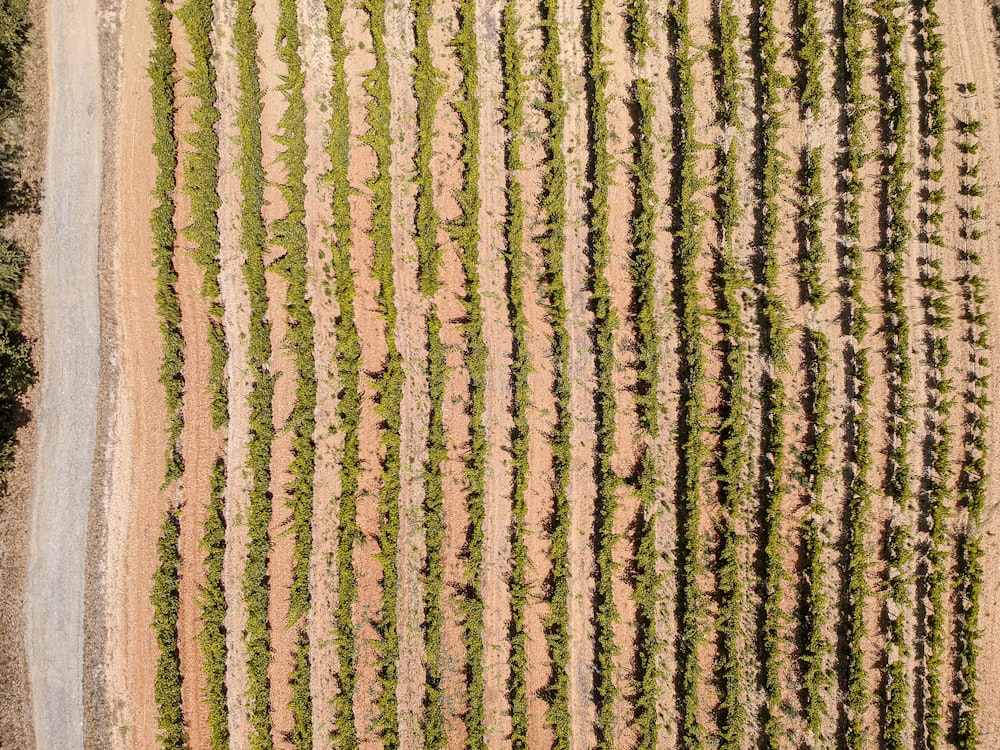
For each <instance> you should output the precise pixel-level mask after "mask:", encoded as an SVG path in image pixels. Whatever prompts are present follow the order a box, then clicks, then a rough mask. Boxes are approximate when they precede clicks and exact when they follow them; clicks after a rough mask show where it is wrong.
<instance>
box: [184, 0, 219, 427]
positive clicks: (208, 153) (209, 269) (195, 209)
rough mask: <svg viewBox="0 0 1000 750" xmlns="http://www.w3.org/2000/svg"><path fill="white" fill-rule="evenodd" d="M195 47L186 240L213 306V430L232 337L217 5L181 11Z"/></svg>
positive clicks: (203, 1) (193, 2) (194, 4)
mask: <svg viewBox="0 0 1000 750" xmlns="http://www.w3.org/2000/svg"><path fill="white" fill-rule="evenodd" d="M177 16H178V18H180V20H181V21H182V22H183V24H184V31H185V33H186V35H187V38H188V42H189V43H190V45H191V56H192V59H191V67H190V68H189V69H188V70H187V72H186V73H185V76H186V78H187V80H188V85H189V86H190V93H191V95H192V96H195V97H197V99H198V104H197V105H196V106H195V108H194V110H193V112H192V113H191V119H192V120H193V121H194V124H195V126H196V127H197V129H196V130H195V131H194V132H193V133H191V134H189V135H188V136H187V138H186V140H187V142H188V143H189V144H190V145H191V146H192V149H191V151H190V152H189V154H188V156H187V159H186V160H185V163H184V169H183V189H184V192H185V194H186V195H187V196H188V197H189V198H190V199H191V224H190V226H188V227H187V228H186V229H185V230H184V235H185V237H187V238H188V239H189V240H191V241H192V242H194V243H195V250H194V257H195V260H197V261H198V265H199V266H201V269H202V271H203V272H204V276H203V278H202V287H201V294H202V297H204V298H205V299H207V300H208V301H209V308H208V345H209V349H210V351H211V353H212V358H211V364H210V365H209V371H208V390H209V393H210V394H211V396H212V406H211V410H212V426H213V427H216V428H218V427H221V426H222V425H223V424H225V422H226V420H227V418H228V403H227V401H228V395H227V388H226V381H225V376H226V359H227V357H228V352H227V350H226V335H225V331H224V330H223V328H222V301H221V300H220V299H219V275H220V273H221V267H220V265H219V218H218V210H219V206H220V205H221V201H220V200H219V136H218V134H217V133H216V125H217V123H218V122H219V109H218V107H217V106H216V100H217V98H218V97H217V94H216V89H215V67H214V63H213V60H212V56H213V54H214V49H213V47H212V38H211V30H212V3H211V1H210V0H188V2H187V3H185V4H184V5H183V6H181V7H180V9H179V10H178V11H177Z"/></svg>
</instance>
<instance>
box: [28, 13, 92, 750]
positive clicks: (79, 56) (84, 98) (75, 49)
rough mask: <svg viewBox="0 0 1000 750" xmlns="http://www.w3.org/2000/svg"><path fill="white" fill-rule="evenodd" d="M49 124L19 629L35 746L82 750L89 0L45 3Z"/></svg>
mask: <svg viewBox="0 0 1000 750" xmlns="http://www.w3.org/2000/svg"><path fill="white" fill-rule="evenodd" d="M49 23H50V25H49V53H50V63H49V81H50V89H49V97H50V101H49V103H50V108H49V127H48V132H50V133H53V134H55V133H58V134H59V137H52V138H49V140H48V146H47V156H46V174H45V185H46V197H45V200H44V202H43V207H42V228H41V247H40V253H39V255H40V262H39V277H40V280H41V287H42V325H43V331H44V333H43V335H44V339H45V350H44V353H43V358H42V362H41V368H40V369H41V387H40V388H39V400H38V407H37V409H36V412H35V415H36V419H37V421H38V452H37V457H36V464H35V482H34V489H33V501H32V507H31V531H30V542H29V549H28V569H27V579H26V582H25V622H26V634H25V638H26V649H27V660H28V673H29V679H30V682H31V692H32V699H33V700H32V712H33V718H34V725H35V738H36V742H37V747H38V748H39V749H40V750H47V749H48V748H58V749H59V750H76V749H77V748H83V746H84V726H83V724H84V719H83V612H84V582H85V561H86V550H87V527H88V524H87V517H88V509H89V504H90V491H91V481H92V473H93V460H94V450H95V447H96V445H95V443H96V434H97V392H98V381H99V371H100V361H99V354H98V353H99V346H100V314H99V310H98V277H97V254H98V242H97V236H98V217H99V211H100V201H101V189H100V186H101V173H102V165H101V159H102V156H103V150H102V126H101V120H100V118H101V103H100V102H101V100H100V83H99V81H100V66H99V62H98V44H97V11H96V7H95V2H94V0H77V2H75V3H63V2H54V3H51V4H50V5H49Z"/></svg>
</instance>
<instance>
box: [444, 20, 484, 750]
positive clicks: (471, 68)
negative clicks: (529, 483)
mask: <svg viewBox="0 0 1000 750" xmlns="http://www.w3.org/2000/svg"><path fill="white" fill-rule="evenodd" d="M458 19H459V26H458V33H457V35H456V36H455V39H454V41H453V44H454V46H455V51H456V55H457V57H458V64H459V68H460V69H461V71H462V80H461V83H460V84H459V91H458V100H457V101H455V102H454V103H453V106H454V107H455V109H456V111H457V112H458V115H459V117H460V118H461V121H462V157H461V162H462V173H463V182H462V188H461V189H460V190H459V192H458V196H457V197H458V205H459V207H460V208H461V211H462V216H461V218H460V219H459V220H458V221H457V222H455V223H454V224H453V225H452V227H451V235H452V237H454V238H455V240H456V242H457V243H458V253H459V257H460V258H461V259H462V270H463V272H464V274H465V298H464V300H463V302H464V305H465V323H464V326H463V332H464V334H465V341H466V350H465V363H466V366H467V367H468V368H469V399H470V404H469V425H470V432H471V445H470V446H469V450H468V452H467V454H466V457H465V477H466V480H467V481H468V483H469V486H468V499H467V500H466V504H467V507H468V510H469V537H468V540H467V542H466V554H467V560H466V570H465V575H466V580H467V584H468V585H467V589H466V592H467V593H466V597H465V600H464V601H463V603H462V605H463V610H464V614H465V622H464V627H463V636H462V637H463V641H464V644H465V654H466V664H467V670H468V677H469V685H468V690H467V693H466V711H465V717H464V721H465V729H466V732H467V739H466V747H468V748H470V749H471V750H479V749H481V748H485V747H486V744H485V730H486V728H485V725H484V720H483V692H484V689H485V685H484V682H483V599H482V596H481V594H480V585H479V584H480V576H481V568H482V563H483V523H484V521H485V518H486V508H485V505H484V494H485V491H486V464H487V461H488V460H489V444H488V442H487V437H486V425H485V423H484V421H483V415H484V413H485V411H486V357H487V354H488V353H487V350H486V342H485V341H484V340H483V306H482V299H481V297H480V293H479V220H480V216H479V212H480V205H481V203H480V199H479V104H480V103H479V92H478V89H479V73H478V60H477V56H478V42H477V40H476V31H475V24H476V2H475V0H461V1H460V2H459V6H458Z"/></svg>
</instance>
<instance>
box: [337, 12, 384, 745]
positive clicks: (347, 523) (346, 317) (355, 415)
mask: <svg viewBox="0 0 1000 750" xmlns="http://www.w3.org/2000/svg"><path fill="white" fill-rule="evenodd" d="M326 12H327V31H328V33H329V36H330V46H331V51H332V54H333V70H332V73H333V81H332V85H331V87H330V139H329V141H328V142H327V153H328V154H329V155H330V162H331V164H332V169H331V171H330V187H331V201H332V205H331V208H332V221H331V226H330V228H331V232H332V240H331V248H330V249H331V254H332V269H333V276H334V284H335V289H336V297H337V319H336V338H337V352H336V367H337V382H338V384H339V388H340V392H339V395H340V398H339V400H338V403H337V427H338V429H339V430H340V432H341V433H342V434H343V436H344V447H343V450H342V453H341V457H340V505H339V511H338V518H339V523H338V534H337V606H336V609H335V611H334V627H335V632H334V642H335V644H336V650H337V673H336V680H337V692H336V695H335V696H334V699H333V706H334V722H333V737H332V739H333V742H334V747H336V748H338V750H349V749H350V748H355V747H357V744H358V731H357V726H356V725H355V722H354V694H355V686H356V679H355V663H354V662H355V653H356V644H355V638H354V619H353V616H352V610H353V606H354V601H355V599H356V598H357V579H356V577H355V571H354V545H355V542H356V541H357V539H358V533H359V532H358V523H357V506H358V479H359V477H360V475H361V459H360V451H361V447H360V438H359V434H358V430H359V426H360V419H361V374H360V362H361V340H360V338H359V335H358V327H357V321H356V318H355V312H354V310H355V308H354V299H355V292H356V290H355V286H354V274H353V272H352V269H351V251H352V249H353V241H352V235H351V206H350V202H349V196H350V194H351V185H350V182H349V181H348V176H347V167H348V162H349V159H350V153H351V143H350V135H351V122H350V108H349V102H348V98H347V71H346V69H345V66H344V61H345V59H346V58H347V52H348V47H347V42H346V40H345V38H344V31H345V29H344V22H343V15H344V2H343V0H327V3H326ZM393 692H395V686H393Z"/></svg>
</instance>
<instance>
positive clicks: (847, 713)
mask: <svg viewBox="0 0 1000 750" xmlns="http://www.w3.org/2000/svg"><path fill="white" fill-rule="evenodd" d="M840 25H841V28H842V29H843V36H844V42H843V47H842V49H841V66H842V69H843V74H844V75H843V99H844V105H843V111H844V116H845V119H846V125H847V143H846V149H845V157H844V161H845V162H846V163H845V167H846V170H845V171H846V176H845V178H844V179H845V182H846V184H845V186H844V187H845V191H844V197H843V206H842V207H843V219H844V237H845V239H844V253H845V255H846V257H847V263H846V269H845V281H846V286H847V302H846V312H847V315H848V318H849V320H850V336H851V340H852V345H851V347H850V349H849V352H848V362H849V364H848V368H849V373H848V390H849V393H850V395H851V396H852V397H853V398H852V404H853V408H852V411H851V414H850V417H849V420H850V421H849V424H848V426H847V434H848V436H849V438H848V440H849V452H850V457H851V459H852V464H853V465H852V469H853V471H852V472H851V475H850V478H849V481H848V502H847V506H848V508H847V509H848V518H849V522H848V529H847V582H846V599H847V602H846V604H847V612H846V614H845V618H844V619H845V623H844V624H845V637H846V641H847V645H846V649H845V650H846V658H845V661H846V665H845V666H846V669H845V672H846V675H845V685H844V692H845V694H846V702H845V705H844V706H843V709H842V710H843V712H844V719H845V722H846V731H845V735H846V744H847V747H848V750H863V749H864V748H865V747H867V743H868V737H867V735H866V731H865V724H864V715H865V711H866V709H867V708H868V705H869V703H870V696H869V690H868V683H867V680H868V672H867V668H866V665H865V651H864V646H865V644H864V640H865V638H866V636H867V635H868V630H867V626H866V624H865V612H866V609H867V605H868V601H869V599H870V597H871V588H870V586H869V584H868V579H867V571H868V567H869V565H870V560H871V554H870V551H869V546H868V545H869V539H868V537H869V534H870V532H871V513H872V508H871V506H872V488H871V484H870V482H869V475H870V473H871V468H872V447H871V423H870V416H869V410H870V408H871V395H870V394H871V385H872V378H871V366H870V363H869V358H868V349H867V348H866V347H865V346H864V341H865V337H866V335H867V333H868V308H867V305H866V304H865V301H864V297H863V296H862V293H861V284H862V279H863V275H864V274H863V261H862V250H861V199H862V195H863V194H864V183H863V181H862V179H861V169H862V167H863V166H864V164H865V161H866V160H867V151H866V143H865V139H866V134H867V127H866V125H865V121H864V114H865V110H866V99H865V95H864V92H863V89H862V82H863V80H864V71H865V66H866V61H867V57H868V55H867V51H866V48H865V43H864V40H863V34H864V32H865V30H866V28H867V25H868V21H867V18H866V16H865V9H864V5H863V3H862V2H861V1H860V0H845V2H844V5H843V8H842V14H841V18H840Z"/></svg>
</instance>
